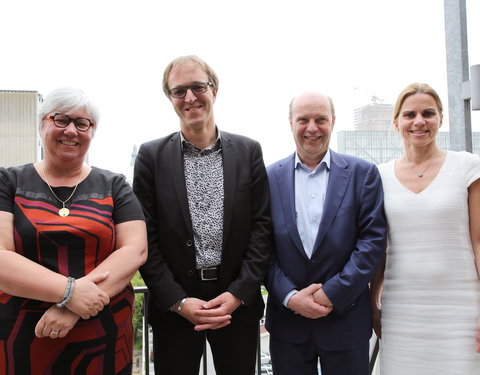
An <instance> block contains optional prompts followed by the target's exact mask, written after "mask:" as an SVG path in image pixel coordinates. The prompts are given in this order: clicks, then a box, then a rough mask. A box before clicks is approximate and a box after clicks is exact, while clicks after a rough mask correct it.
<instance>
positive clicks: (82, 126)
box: [49, 113, 95, 132]
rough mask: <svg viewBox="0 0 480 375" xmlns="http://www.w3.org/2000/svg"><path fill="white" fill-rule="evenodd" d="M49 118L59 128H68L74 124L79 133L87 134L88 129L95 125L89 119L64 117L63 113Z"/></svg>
mask: <svg viewBox="0 0 480 375" xmlns="http://www.w3.org/2000/svg"><path fill="white" fill-rule="evenodd" d="M49 118H50V119H52V120H53V123H54V124H55V126H56V127H57V128H66V127H67V126H68V125H69V124H70V123H71V122H73V125H75V128H77V130H78V131H79V132H86V131H87V130H88V129H90V126H94V125H95V124H94V123H93V122H91V121H90V120H89V119H88V118H85V117H77V118H71V117H70V116H67V115H64V114H63V113H55V114H54V115H53V116H50V117H49Z"/></svg>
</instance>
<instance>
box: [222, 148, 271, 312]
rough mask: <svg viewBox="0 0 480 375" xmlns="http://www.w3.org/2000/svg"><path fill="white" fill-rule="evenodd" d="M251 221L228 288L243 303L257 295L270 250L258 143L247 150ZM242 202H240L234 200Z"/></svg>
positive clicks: (267, 206)
mask: <svg viewBox="0 0 480 375" xmlns="http://www.w3.org/2000/svg"><path fill="white" fill-rule="evenodd" d="M250 164H251V170H252V174H251V176H252V177H251V196H252V200H251V207H250V210H251V221H250V226H249V228H250V237H249V241H248V246H247V249H246V251H245V253H244V257H243V261H242V264H241V268H240V273H239V275H238V277H237V278H236V279H235V280H233V281H232V282H231V284H230V286H229V287H228V289H227V290H228V291H229V292H230V293H232V294H233V295H234V296H236V297H238V298H239V299H240V300H242V302H244V303H245V304H246V305H247V306H248V305H249V304H251V303H253V301H254V298H255V297H256V296H258V289H259V288H260V286H261V284H262V282H263V279H264V276H265V271H266V268H267V264H268V259H269V257H270V252H271V241H270V235H271V220H270V204H269V190H268V180H267V174H266V170H265V165H264V163H263V156H262V151H261V148H260V144H258V143H255V147H254V149H253V152H252V153H251V162H250ZM236 203H237V204H240V205H241V204H243V202H236Z"/></svg>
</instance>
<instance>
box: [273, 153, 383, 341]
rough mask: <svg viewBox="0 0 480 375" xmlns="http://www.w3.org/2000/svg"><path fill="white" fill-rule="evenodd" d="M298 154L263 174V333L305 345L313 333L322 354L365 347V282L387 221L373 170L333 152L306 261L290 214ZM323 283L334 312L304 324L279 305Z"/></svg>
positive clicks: (367, 302) (375, 262)
mask: <svg viewBox="0 0 480 375" xmlns="http://www.w3.org/2000/svg"><path fill="white" fill-rule="evenodd" d="M294 163H295V154H292V155H290V156H289V157H287V158H285V159H283V160H280V161H278V162H276V163H274V164H273V165H271V166H269V167H268V169H267V173H268V178H269V185H270V198H271V213H272V222H273V229H274V246H275V251H274V254H273V256H272V258H271V261H270V264H269V268H268V271H267V276H266V280H265V284H266V287H267V289H268V292H269V297H268V303H267V316H266V327H267V329H268V331H269V332H270V334H271V335H273V336H276V337H278V338H279V339H281V340H284V341H287V342H291V343H303V342H305V341H306V340H307V338H308V337H309V335H310V334H313V335H314V337H315V340H316V341H317V345H318V347H320V348H322V349H324V350H347V349H351V348H354V347H356V346H359V345H362V344H365V342H366V341H367V340H368V339H369V338H370V336H371V333H372V325H371V308H370V298H369V286H368V284H369V282H370V280H371V279H372V277H373V275H374V273H375V271H376V269H377V267H378V265H379V264H380V261H381V260H382V259H383V256H384V251H385V241H386V240H385V238H386V220H385V215H384V210H383V190H382V184H381V179H380V175H379V172H378V169H377V167H376V166H375V165H374V164H372V163H369V162H367V161H364V160H361V159H358V158H355V157H353V156H349V155H342V154H338V153H335V152H333V151H331V163H330V175H329V181H328V187H327V192H326V197H325V205H324V211H323V216H322V219H321V222H320V226H319V230H318V235H317V238H316V242H315V245H314V249H313V254H312V257H311V259H309V258H308V257H307V255H306V253H305V251H304V249H303V245H302V241H301V239H300V235H299V233H298V230H297V223H296V217H295V216H296V215H295V191H294V190H295V179H294ZM312 283H322V284H323V289H324V291H325V294H326V295H327V296H328V298H329V299H330V300H331V301H332V303H333V305H334V310H333V311H332V312H331V313H330V314H329V315H328V316H326V317H324V318H319V319H308V318H304V317H302V316H300V315H297V314H295V313H293V312H292V311H291V310H289V309H287V308H286V307H284V306H283V304H282V301H283V299H284V298H285V296H286V295H287V294H288V293H289V292H290V291H291V290H292V289H297V290H300V289H303V288H305V287H307V286H309V285H310V284H312Z"/></svg>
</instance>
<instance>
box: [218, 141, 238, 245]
mask: <svg viewBox="0 0 480 375" xmlns="http://www.w3.org/2000/svg"><path fill="white" fill-rule="evenodd" d="M220 136H221V137H222V156H223V190H224V198H223V199H224V201H223V238H224V240H225V238H228V232H229V230H230V223H231V218H232V210H233V204H234V199H235V186H237V170H236V168H237V163H236V161H235V160H236V159H235V145H234V144H233V143H232V139H231V138H230V137H229V136H228V135H227V134H225V133H224V132H220Z"/></svg>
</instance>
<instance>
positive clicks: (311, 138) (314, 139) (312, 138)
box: [305, 135, 321, 141]
mask: <svg viewBox="0 0 480 375" xmlns="http://www.w3.org/2000/svg"><path fill="white" fill-rule="evenodd" d="M305 138H307V139H308V140H309V141H316V140H317V139H320V138H321V136H320V135H319V136H317V137H308V136H305Z"/></svg>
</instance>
